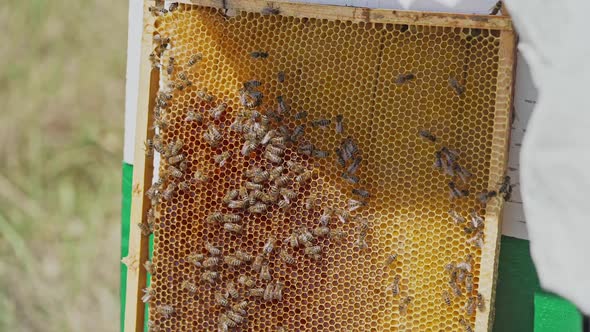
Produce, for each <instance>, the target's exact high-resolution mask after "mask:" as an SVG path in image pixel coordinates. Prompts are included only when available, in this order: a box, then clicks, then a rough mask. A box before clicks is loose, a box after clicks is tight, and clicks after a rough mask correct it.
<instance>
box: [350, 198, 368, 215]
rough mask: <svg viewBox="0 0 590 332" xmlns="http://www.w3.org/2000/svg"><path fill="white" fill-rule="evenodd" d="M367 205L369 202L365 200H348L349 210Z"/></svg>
mask: <svg viewBox="0 0 590 332" xmlns="http://www.w3.org/2000/svg"><path fill="white" fill-rule="evenodd" d="M366 205H367V202H364V201H359V200H356V199H349V200H348V211H350V212H353V211H355V210H357V209H359V208H361V207H364V206H366Z"/></svg>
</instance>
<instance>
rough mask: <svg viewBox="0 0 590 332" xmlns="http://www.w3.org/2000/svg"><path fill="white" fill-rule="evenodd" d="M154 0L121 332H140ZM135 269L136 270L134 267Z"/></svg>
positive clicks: (154, 87)
mask: <svg viewBox="0 0 590 332" xmlns="http://www.w3.org/2000/svg"><path fill="white" fill-rule="evenodd" d="M153 5H155V2H154V1H145V2H144V12H143V17H144V19H143V31H144V32H143V35H142V42H141V60H140V80H139V87H138V89H139V91H138V96H139V97H138V106H137V107H138V109H137V120H136V137H135V157H134V165H133V166H134V167H133V191H132V201H131V218H130V232H129V254H128V256H127V257H126V259H127V261H128V262H130V263H131V264H133V265H136V266H133V267H131V268H128V271H127V294H126V298H127V300H126V306H125V325H124V326H125V329H124V331H125V332H141V331H143V330H144V303H143V302H142V301H141V297H142V289H143V288H145V287H146V279H147V275H146V271H145V268H144V267H143V263H144V262H145V261H146V260H147V259H148V254H149V252H148V251H149V239H148V238H147V237H145V236H142V235H141V231H140V229H139V228H138V227H137V224H138V223H141V222H142V221H143V220H145V217H146V213H147V210H148V209H149V206H150V201H149V199H147V197H146V196H145V191H146V190H147V189H148V188H149V186H150V185H151V181H152V174H153V159H152V157H149V158H148V157H146V155H145V147H144V142H145V141H146V140H147V139H148V138H151V137H152V136H153V130H152V129H151V112H150V110H151V109H152V108H153V103H154V96H155V95H156V93H157V91H158V79H159V72H158V70H153V69H152V66H151V63H150V60H149V55H150V53H152V50H153V41H152V39H153V38H152V31H153V26H154V18H153V16H152V15H151V14H150V12H149V11H148V8H149V6H153ZM134 267H136V268H134Z"/></svg>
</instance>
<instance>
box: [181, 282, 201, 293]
mask: <svg viewBox="0 0 590 332" xmlns="http://www.w3.org/2000/svg"><path fill="white" fill-rule="evenodd" d="M181 287H182V289H184V290H186V291H187V292H189V293H191V294H195V293H196V292H197V290H198V288H197V285H195V284H194V283H192V282H190V281H188V280H185V281H183V282H182V285H181Z"/></svg>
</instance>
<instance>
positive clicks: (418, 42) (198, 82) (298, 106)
mask: <svg viewBox="0 0 590 332" xmlns="http://www.w3.org/2000/svg"><path fill="white" fill-rule="evenodd" d="M156 30H157V33H158V34H160V35H161V36H163V37H169V38H170V45H168V46H167V47H166V49H165V50H164V52H163V54H162V56H161V58H160V67H161V70H160V73H161V78H160V88H161V89H160V91H168V92H169V93H170V94H171V96H172V98H171V99H170V100H167V103H168V105H167V106H166V107H163V111H162V112H163V113H164V114H163V115H161V117H162V118H164V119H166V120H167V121H168V127H167V128H163V127H162V126H159V127H158V134H159V135H160V137H161V140H162V142H163V143H164V146H165V147H168V146H169V145H170V144H173V143H174V142H176V141H177V140H178V139H181V140H182V141H183V143H184V144H183V146H182V148H181V153H183V154H185V155H186V164H185V166H186V167H185V169H184V170H183V171H182V176H181V177H180V178H178V179H175V180H171V179H172V178H171V176H170V175H167V174H168V173H169V172H168V171H167V170H168V167H169V166H170V165H169V164H168V163H169V161H167V159H166V158H163V159H162V163H161V164H160V169H159V174H160V177H161V178H163V179H165V180H164V181H165V182H164V183H165V184H168V183H181V182H184V183H186V184H187V186H188V189H186V188H185V189H184V190H176V191H175V192H174V193H173V196H172V197H171V198H170V199H162V200H161V201H160V202H159V204H158V205H157V207H156V211H157V222H156V226H155V230H154V232H155V233H154V249H153V264H154V266H155V269H154V271H155V272H154V274H153V275H152V280H151V287H152V288H153V289H155V290H156V295H155V296H154V300H153V302H151V305H150V311H149V316H150V320H152V321H153V322H154V323H155V324H157V325H158V326H159V327H160V328H161V329H162V331H211V330H216V329H217V328H218V327H219V326H218V320H219V317H220V315H221V314H222V313H223V312H225V311H226V310H227V309H225V308H223V307H221V306H219V305H217V304H216V303H215V293H216V292H219V291H222V290H223V289H225V287H227V285H228V283H229V282H232V281H233V282H237V280H238V278H239V277H240V276H248V277H251V278H252V279H253V280H254V282H255V286H254V287H256V288H258V287H266V286H267V285H268V284H269V282H268V281H265V280H263V279H264V278H261V275H260V274H259V272H257V271H254V270H253V269H252V266H251V264H240V265H237V266H230V265H229V264H228V263H225V262H222V263H220V264H218V265H217V266H213V267H211V268H210V269H209V270H207V268H206V267H203V266H198V264H194V263H192V262H190V261H189V259H188V256H189V255H190V254H194V253H199V254H204V255H206V254H207V251H206V249H205V243H211V244H212V245H214V246H218V247H219V248H221V251H222V253H221V256H222V257H224V258H226V257H228V255H231V254H232V253H234V252H235V251H236V250H238V249H240V250H243V251H245V252H247V253H249V254H251V255H253V256H256V255H258V254H260V253H262V250H263V248H264V247H265V245H266V243H267V242H268V240H269V238H271V237H274V238H275V239H276V240H277V242H276V243H275V249H273V251H271V252H270V253H268V254H267V255H266V256H265V257H266V258H265V264H267V266H268V270H269V272H270V275H271V280H272V281H270V283H282V284H283V285H284V289H283V294H282V300H280V301H279V300H271V301H265V300H262V299H257V298H255V297H253V296H249V295H248V289H247V287H246V286H243V285H239V286H238V291H239V293H240V297H241V298H242V299H247V300H248V301H249V305H248V308H247V315H245V316H246V317H247V319H246V320H245V322H244V323H242V324H239V327H240V330H243V331H276V330H277V329H278V328H279V326H282V327H285V328H286V329H287V330H290V331H317V330H320V331H385V330H391V331H394V330H396V331H397V330H399V331H405V330H407V331H410V330H414V331H426V330H445V331H447V330H458V329H459V328H460V326H459V324H458V319H459V317H467V316H466V315H465V313H464V309H463V307H464V305H465V303H466V298H467V296H475V295H476V294H477V293H476V292H477V289H478V287H479V271H480V269H481V264H480V258H481V252H480V250H479V249H477V248H475V247H474V246H473V245H471V244H468V243H466V240H467V239H468V237H467V236H466V234H465V230H464V228H463V226H459V225H456V224H454V223H453V222H452V220H451V219H450V218H449V215H448V211H449V209H455V210H456V211H457V212H459V213H460V214H461V215H463V216H466V217H467V216H468V215H469V212H470V211H471V210H474V211H476V212H477V213H479V214H484V212H485V209H484V206H482V205H481V204H479V203H478V202H477V199H476V197H475V195H470V196H469V197H468V198H466V199H461V200H451V199H449V190H448V182H449V177H448V176H445V175H444V174H442V172H439V171H438V170H436V169H434V168H433V163H434V156H435V152H436V151H437V149H440V148H441V147H442V146H443V145H444V146H448V147H449V148H451V149H454V150H456V151H458V152H459V158H460V160H461V163H462V165H463V166H464V167H466V168H467V169H469V171H470V172H471V173H472V174H473V176H472V177H471V178H470V179H469V181H468V187H469V191H470V192H471V193H477V192H481V191H484V190H485V189H487V188H489V187H490V183H489V182H490V181H489V178H488V177H489V173H490V159H491V155H492V148H491V147H492V139H493V133H494V121H495V119H494V114H495V113H494V112H495V109H494V107H495V105H496V97H497V96H496V87H497V83H498V82H497V79H496V77H497V76H498V61H499V59H500V58H499V55H498V53H499V47H500V46H499V45H500V44H499V34H498V33H497V32H496V31H489V30H485V29H484V30H482V29H460V28H456V29H452V28H443V27H433V26H420V25H409V26H408V25H394V24H381V23H379V24H376V23H365V22H360V23H359V22H351V21H347V20H328V19H321V20H320V19H315V18H305V17H297V18H295V17H290V16H282V15H261V14H259V13H252V12H243V11H242V12H237V13H236V15H235V16H225V14H224V13H223V12H222V11H221V10H217V9H213V8H208V7H201V6H196V5H193V6H190V5H181V7H180V8H179V9H178V10H176V11H174V12H171V13H169V14H167V15H164V16H161V17H159V18H158V20H157V23H156ZM261 53H264V54H267V56H262V55H260V54H261ZM195 54H200V55H201V56H202V59H201V60H200V61H197V62H196V63H195V64H194V65H192V66H189V59H191V57H192V56H193V55H195ZM256 54H258V55H256ZM170 57H173V58H174V66H173V67H171V66H170ZM169 68H173V69H171V73H172V74H168V71H169ZM279 72H282V73H284V79H282V78H281V79H279ZM402 74H413V76H414V78H413V79H411V80H408V81H407V82H403V83H399V82H397V80H398V77H400V75H402ZM450 78H453V79H456V80H457V81H458V82H459V84H461V85H462V86H463V87H464V88H465V90H464V91H463V93H462V94H460V95H458V94H457V93H455V91H454V90H453V88H452V87H451V86H450V85H449V79H450ZM251 80H257V81H260V82H261V85H260V86H259V87H256V89H255V90H257V91H259V92H261V93H262V95H263V97H262V99H261V105H259V106H256V107H254V108H255V110H256V111H257V112H259V113H258V115H257V116H256V115H255V114H253V112H252V110H251V109H250V110H247V107H245V106H244V103H243V101H241V100H240V92H239V91H240V89H242V91H248V93H250V90H251V89H249V88H246V86H245V84H244V82H248V81H251ZM208 95H211V96H213V97H212V98H211V100H210V99H208V97H207V96H208ZM279 96H280V97H281V98H282V99H283V100H284V101H285V103H286V105H287V107H288V108H289V109H290V110H289V111H287V112H284V114H283V120H282V122H280V123H279V121H277V120H276V119H271V116H270V114H271V113H269V111H276V112H279V111H278V110H280V109H281V105H280V104H279V102H278V100H279V99H278V98H279ZM220 105H221V106H222V105H226V107H225V109H224V111H223V112H221V114H220V115H218V116H216V115H214V111H213V109H217V107H219V106H220ZM302 111H305V112H307V117H306V118H301V119H296V118H295V116H294V115H295V114H296V113H299V112H302ZM189 112H195V113H196V114H198V115H200V116H201V117H202V120H201V121H194V120H187V119H188V114H189ZM279 113H280V112H279ZM244 114H247V116H245V115H244ZM263 115H264V116H263ZM337 115H342V117H343V128H344V130H343V133H338V132H337V131H336V129H335V121H336V116H337ZM247 117H248V119H249V120H247V121H251V122H249V123H250V125H252V126H254V125H253V123H256V125H258V126H260V125H261V123H263V122H264V121H267V122H268V123H270V124H269V125H267V124H264V125H263V126H267V127H268V128H266V129H265V130H266V132H268V130H270V129H269V128H271V129H273V130H275V131H277V132H279V131H280V130H281V128H280V126H282V125H284V126H285V128H288V129H290V130H293V129H294V128H295V127H296V126H298V125H305V127H304V130H303V132H304V134H303V135H302V138H300V140H299V141H298V143H293V142H287V143H286V144H285V147H284V151H282V153H281V154H283V156H282V158H280V159H281V160H280V161H279V162H274V161H271V160H269V158H266V157H265V156H264V154H265V152H264V147H263V144H259V145H257V146H256V147H255V148H254V149H252V151H250V152H249V153H248V152H247V151H246V153H242V152H243V147H244V143H245V135H244V134H243V132H240V131H236V130H235V129H234V126H235V124H236V121H238V123H242V124H243V123H245V122H244V121H246V120H244V119H246V118H247ZM322 119H325V120H330V121H331V122H330V124H329V125H327V126H323V125H318V124H314V123H315V121H317V120H322ZM240 121H241V122H240ZM212 126H215V128H217V129H218V131H219V132H220V133H221V137H220V138H219V139H218V141H217V142H216V143H212V140H211V139H209V138H208V136H207V132H208V131H209V130H211V128H212ZM421 129H426V130H429V131H430V132H432V133H433V134H435V135H436V136H437V141H436V143H431V142H428V141H426V140H425V139H424V138H422V137H420V136H419V135H418V131H419V130H421ZM284 136H285V135H284ZM286 136H288V135H286ZM289 137H290V136H289ZM348 137H350V138H352V139H353V140H354V141H355V142H356V145H357V146H358V148H359V150H360V152H358V153H357V155H359V156H361V157H362V162H361V166H360V167H359V169H358V170H357V171H356V173H355V174H354V175H356V176H358V178H359V181H358V183H357V184H353V183H351V182H348V181H346V180H344V179H343V177H342V173H343V168H342V167H341V166H340V165H338V162H337V158H336V152H335V151H336V149H338V148H342V144H343V143H342V142H343V141H346V139H347V138H348ZM308 143H309V144H311V145H312V146H313V149H312V151H315V152H317V151H318V150H321V151H325V152H326V153H328V154H329V155H328V157H326V158H319V157H313V153H312V156H309V155H307V154H305V153H303V152H302V151H303V149H302V148H301V147H302V146H303V145H305V144H308ZM266 146H267V147H268V145H266ZM227 152H229V153H230V155H229V157H228V159H227V162H226V163H224V164H223V165H221V163H220V162H218V161H217V158H218V156H220V155H221V154H222V153H227ZM288 162H295V163H297V164H299V165H301V166H303V167H304V168H305V170H308V171H310V172H311V174H312V176H311V179H310V180H309V181H308V182H303V181H302V182H299V181H298V180H297V179H296V175H298V173H297V172H295V171H293V170H292V169H289V167H288ZM350 163H351V161H347V167H348V166H349V165H350ZM279 165H280V166H284V167H285V169H284V170H283V171H282V172H281V173H280V174H279V175H282V176H284V177H285V178H286V180H285V181H286V184H285V185H284V187H283V188H287V189H289V190H292V191H293V194H292V195H290V194H289V197H291V198H289V199H287V198H286V196H288V195H287V194H282V195H284V196H285V199H284V200H286V201H287V200H288V202H287V203H285V204H286V206H284V207H280V204H278V203H268V204H266V205H265V208H266V210H264V211H263V212H262V213H256V212H252V211H250V210H244V209H238V210H236V209H232V208H231V207H230V206H229V204H227V203H224V202H223V201H224V196H225V195H226V194H227V193H228V191H229V190H231V189H239V188H241V187H242V186H248V185H250V186H252V188H254V187H256V188H257V185H258V184H259V183H251V184H247V182H248V181H249V180H248V179H247V178H246V175H245V174H246V172H247V171H248V170H249V169H251V168H252V167H260V168H262V169H263V170H267V171H270V170H273V169H275V168H276V167H277V166H279ZM179 167H180V166H179ZM197 173H199V174H202V175H203V176H205V177H206V179H207V180H204V181H201V180H196V179H197V178H196V177H195V175H196V174H197ZM279 175H277V177H278V176H279ZM260 182H261V183H262V184H261V186H262V187H263V189H261V190H262V191H263V192H262V193H264V194H267V193H268V192H270V190H271V188H270V187H269V183H270V182H268V181H266V180H265V181H260ZM354 188H357V189H358V188H366V189H367V190H368V191H370V196H371V197H370V198H368V199H362V198H360V197H358V196H356V197H355V196H354V195H353V193H352V190H353V189H354ZM256 190H258V189H248V191H247V192H246V193H247V194H248V195H252V196H253V195H254V194H253V192H255V191H256ZM241 194H242V193H240V194H239V195H241ZM239 197H240V198H239V199H241V200H242V201H249V200H252V201H253V202H260V201H261V198H250V196H248V197H241V196H239ZM311 197H315V200H314V202H315V206H313V207H311V208H308V207H307V206H306V205H307V203H306V202H307V200H308V199H309V198H311ZM351 198H354V199H357V200H362V201H363V202H367V203H368V205H367V206H363V207H361V208H359V209H357V210H354V211H351V215H352V216H351V217H347V218H344V217H342V218H343V219H342V220H340V219H339V218H337V217H336V216H335V215H333V216H332V218H331V219H330V221H329V227H330V228H331V229H332V230H339V231H342V233H343V234H344V238H342V239H339V238H337V237H336V236H334V237H320V236H316V237H315V238H314V239H313V243H312V245H317V246H319V247H321V251H322V252H321V256H320V257H321V258H320V259H316V258H318V257H314V256H313V255H310V254H306V253H305V251H306V250H307V249H305V248H303V247H298V248H290V247H289V246H288V243H286V242H285V241H284V240H285V239H287V238H288V237H289V236H290V235H291V234H292V233H294V232H299V231H300V230H301V229H302V228H308V229H313V228H315V227H317V226H318V225H319V223H320V219H321V218H322V216H323V215H324V213H325V208H332V209H336V210H337V209H340V210H347V209H348V206H349V204H350V203H349V200H350V199H351ZM248 204H250V206H251V207H252V205H254V204H253V203H248ZM214 212H220V213H222V214H230V213H232V214H236V215H238V216H239V217H240V221H239V222H236V224H238V225H240V229H241V230H239V231H228V230H227V228H224V227H225V225H227V223H226V224H225V225H223V223H222V222H218V223H215V222H209V221H208V216H210V215H211V214H212V213H214ZM363 220H366V221H368V229H367V230H365V234H364V235H362V232H363V231H362V229H363V226H362V223H363ZM360 239H363V240H364V241H366V243H367V248H366V249H361V248H359V245H358V243H360V242H359V241H358V240H360ZM312 245H310V247H311V246H312ZM308 248H309V247H308ZM283 251H284V252H288V253H290V254H292V255H293V257H294V258H295V263H294V264H287V263H289V262H288V261H287V260H285V262H283V261H282V260H281V259H280V253H283ZM393 253H395V254H397V255H398V256H397V259H396V260H395V261H394V262H393V263H392V264H390V265H389V266H386V265H384V262H385V261H386V259H387V257H388V256H389V255H390V254H393ZM468 254H470V255H472V257H473V263H472V270H471V273H472V274H473V276H474V277H473V281H474V286H473V292H472V293H471V294H465V295H464V296H463V297H461V298H457V299H455V298H454V299H453V302H452V304H451V305H450V306H447V305H446V304H444V302H443V299H442V293H443V291H449V292H450V291H451V290H450V289H449V285H448V275H447V274H446V272H445V268H444V266H445V265H446V264H447V263H449V262H459V261H462V260H464V259H465V257H466V255H468ZM199 264H201V263H199ZM201 265H204V264H201ZM204 271H209V272H210V271H216V272H218V273H219V275H220V277H219V279H218V280H216V281H215V282H214V283H213V284H212V285H211V284H209V283H207V282H201V276H202V274H203V273H204ZM396 276H399V277H400V279H399V280H400V281H399V295H397V296H395V295H393V293H392V291H391V289H390V288H389V286H390V285H391V284H392V282H393V281H394V280H395V277H396ZM185 281H190V282H191V283H194V284H196V285H197V290H196V292H194V293H189V292H187V290H186V289H184V287H183V286H181V285H183V282H185ZM410 298H411V300H409V304H408V305H407V311H406V312H405V314H404V313H403V312H402V308H403V306H404V301H405V300H406V299H410ZM230 302H231V303H232V304H235V303H236V301H234V300H231V301H230ZM163 304H168V305H172V306H173V307H174V308H175V311H174V313H173V314H172V315H171V316H170V317H165V316H164V315H162V314H161V313H159V312H158V310H157V308H158V306H160V305H163ZM467 319H468V321H469V322H470V324H471V325H473V324H474V322H475V316H471V317H467Z"/></svg>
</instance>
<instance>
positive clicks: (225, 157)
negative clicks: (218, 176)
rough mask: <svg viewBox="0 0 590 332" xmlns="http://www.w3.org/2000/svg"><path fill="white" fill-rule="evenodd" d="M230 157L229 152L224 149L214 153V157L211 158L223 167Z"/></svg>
mask: <svg viewBox="0 0 590 332" xmlns="http://www.w3.org/2000/svg"><path fill="white" fill-rule="evenodd" d="M230 157H231V152H229V151H224V152H222V153H220V154H218V155H216V156H215V157H213V160H214V161H215V163H216V164H217V165H218V166H219V167H223V166H224V165H225V163H226V162H227V160H228V159H229V158H230Z"/></svg>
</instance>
